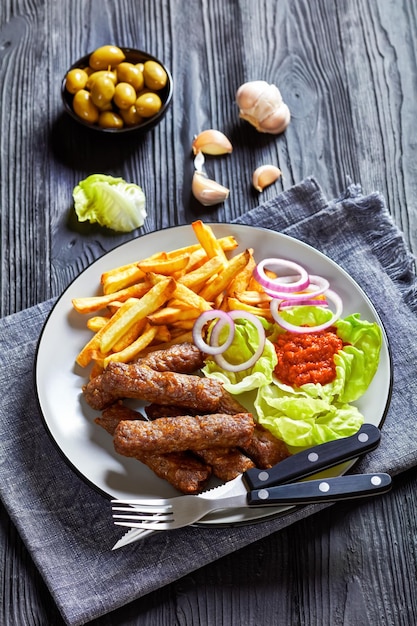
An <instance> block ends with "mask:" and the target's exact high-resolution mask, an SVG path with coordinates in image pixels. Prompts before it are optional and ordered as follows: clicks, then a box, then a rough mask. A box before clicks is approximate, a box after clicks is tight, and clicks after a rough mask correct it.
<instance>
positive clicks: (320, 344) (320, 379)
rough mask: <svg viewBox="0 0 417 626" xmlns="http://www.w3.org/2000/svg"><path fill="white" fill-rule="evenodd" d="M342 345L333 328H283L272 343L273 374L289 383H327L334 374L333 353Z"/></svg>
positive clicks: (283, 381) (294, 384)
mask: <svg viewBox="0 0 417 626" xmlns="http://www.w3.org/2000/svg"><path fill="white" fill-rule="evenodd" d="M342 348H343V341H342V340H341V339H340V338H339V337H338V336H337V335H336V329H334V328H328V329H327V330H322V331H320V332H317V333H292V332H285V333H283V334H282V335H279V337H278V340H277V342H276V343H275V351H276V353H277V357H278V363H277V365H276V367H275V370H274V371H275V375H276V377H277V378H278V380H280V381H281V382H282V383H285V384H287V385H290V386H291V387H301V385H305V384H307V383H314V384H316V383H320V384H322V385H325V384H326V383H330V382H331V381H332V380H334V379H335V378H336V365H335V362H334V355H335V354H336V353H337V352H338V351H339V350H341V349H342Z"/></svg>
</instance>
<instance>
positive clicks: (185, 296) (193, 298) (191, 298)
mask: <svg viewBox="0 0 417 626" xmlns="http://www.w3.org/2000/svg"><path fill="white" fill-rule="evenodd" d="M174 297H175V298H178V299H179V300H183V302H184V303H185V304H188V306H191V307H193V308H194V309H198V310H199V311H200V312H201V313H202V312H203V311H210V309H211V308H212V306H211V304H210V302H207V300H205V298H202V297H201V296H200V295H198V294H197V293H194V291H192V289H189V288H188V287H186V286H185V285H182V284H181V283H180V282H178V281H177V284H176V287H175V290H174Z"/></svg>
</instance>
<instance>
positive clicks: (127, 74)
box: [116, 61, 144, 91]
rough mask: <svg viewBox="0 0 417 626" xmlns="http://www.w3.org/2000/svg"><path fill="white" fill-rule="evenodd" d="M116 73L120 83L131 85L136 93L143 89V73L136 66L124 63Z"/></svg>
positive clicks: (118, 67)
mask: <svg viewBox="0 0 417 626" xmlns="http://www.w3.org/2000/svg"><path fill="white" fill-rule="evenodd" d="M116 71H117V80H118V81H119V82H120V83H129V85H132V87H133V89H135V91H140V90H141V89H143V82H144V81H143V72H141V71H140V69H139V68H138V67H137V66H136V65H133V63H127V62H126V61H124V62H123V63H120V65H118V66H117V68H116Z"/></svg>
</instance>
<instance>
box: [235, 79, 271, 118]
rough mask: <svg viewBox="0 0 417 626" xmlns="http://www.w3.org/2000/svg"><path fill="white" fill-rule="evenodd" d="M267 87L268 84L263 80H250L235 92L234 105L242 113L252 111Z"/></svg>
mask: <svg viewBox="0 0 417 626" xmlns="http://www.w3.org/2000/svg"><path fill="white" fill-rule="evenodd" d="M267 87H268V83H267V82H266V81H265V80H252V81H249V82H248V83H243V85H241V86H240V87H239V89H238V90H237V92H236V104H237V105H238V107H239V108H240V109H242V111H247V110H248V109H252V107H254V106H255V104H256V103H257V101H258V100H259V96H260V95H262V93H263V92H264V91H265V89H266V88H267Z"/></svg>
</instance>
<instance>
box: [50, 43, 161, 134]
mask: <svg viewBox="0 0 417 626" xmlns="http://www.w3.org/2000/svg"><path fill="white" fill-rule="evenodd" d="M120 49H121V50H122V51H123V52H124V54H125V57H126V58H125V59H124V61H127V62H129V63H133V64H137V63H145V61H156V62H157V63H159V65H161V66H162V67H163V69H164V70H165V72H166V74H167V77H168V80H167V84H166V85H165V87H164V88H163V89H161V90H159V91H158V92H157V93H158V95H159V97H160V98H161V100H162V107H161V109H160V110H159V111H158V113H156V114H155V115H154V116H153V117H149V118H146V119H144V120H143V121H141V123H140V124H137V125H135V126H127V125H125V126H123V128H102V127H101V126H99V125H98V124H90V123H89V122H86V121H85V120H83V119H82V118H81V117H79V116H78V115H77V114H76V113H75V112H74V109H73V108H72V100H73V98H74V95H73V94H71V93H69V92H68V91H67V90H66V88H65V81H66V77H67V73H68V72H69V71H70V70H72V69H75V68H87V67H88V66H89V65H88V61H89V58H90V55H91V54H92V53H91V52H90V53H89V54H86V55H85V56H83V57H82V58H81V59H78V61H76V62H75V63H73V65H71V67H70V68H69V69H68V72H67V73H66V74H65V76H64V78H63V80H62V84H61V96H62V101H63V104H64V108H65V110H66V112H67V113H68V114H69V115H70V116H71V117H72V118H73V119H74V120H75V121H76V122H77V123H78V124H81V125H82V126H85V127H86V128H89V129H91V130H94V131H96V132H98V133H105V134H111V135H120V134H122V133H132V132H147V131H148V130H150V129H151V128H154V126H156V125H157V124H159V122H160V121H161V120H162V118H163V117H164V115H165V113H166V111H167V109H168V107H169V105H170V104H171V100H172V92H173V83H172V76H171V74H170V72H169V70H168V69H167V68H166V67H165V65H164V64H163V63H162V62H161V61H160V60H159V59H157V58H156V57H154V56H152V55H151V54H148V52H144V51H143V50H136V49H135V48H123V47H120Z"/></svg>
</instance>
